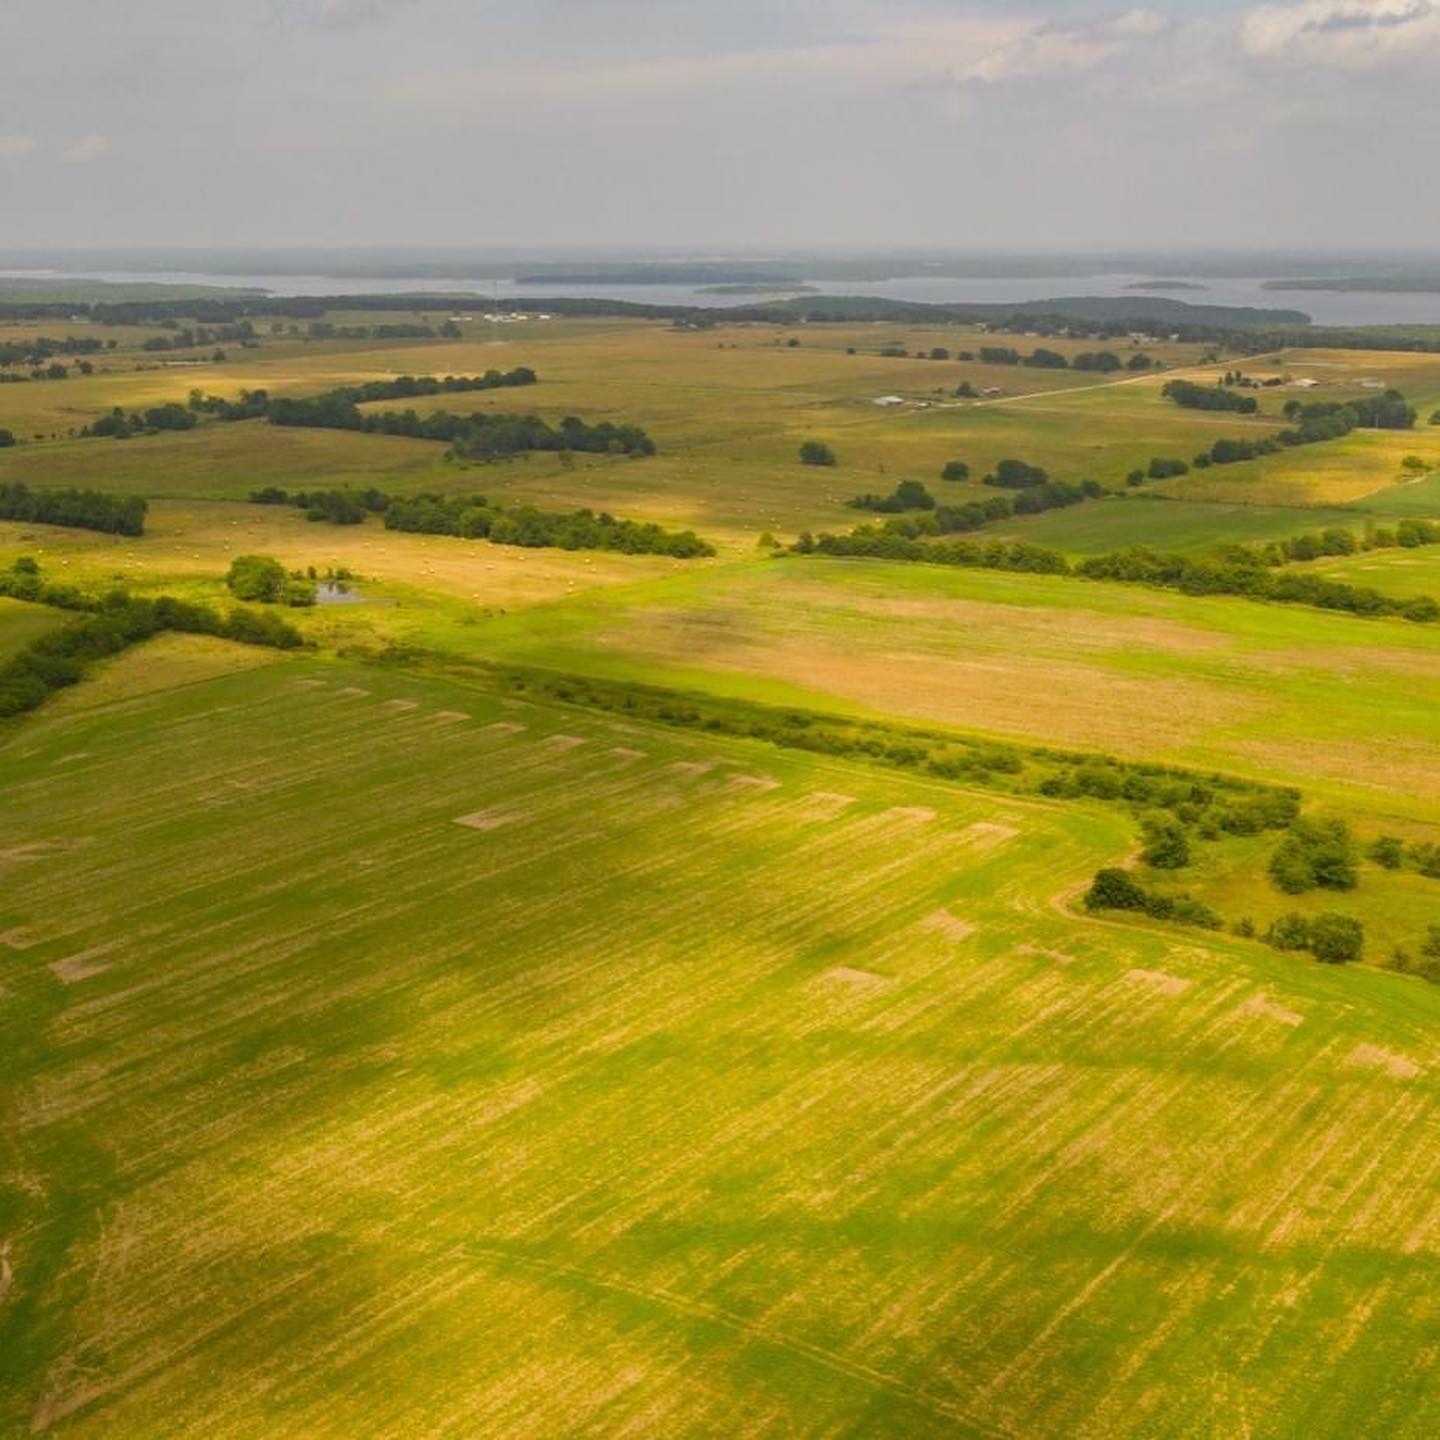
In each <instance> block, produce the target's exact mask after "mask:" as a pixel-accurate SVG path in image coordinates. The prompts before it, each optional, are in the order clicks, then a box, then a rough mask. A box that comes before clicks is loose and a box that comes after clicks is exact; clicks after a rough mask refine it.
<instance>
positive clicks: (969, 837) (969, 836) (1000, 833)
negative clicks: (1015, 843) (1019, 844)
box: [960, 820, 1020, 850]
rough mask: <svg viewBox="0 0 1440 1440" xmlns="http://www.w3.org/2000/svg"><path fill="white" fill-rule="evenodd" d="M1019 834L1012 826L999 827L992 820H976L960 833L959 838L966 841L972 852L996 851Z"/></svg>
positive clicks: (999, 825)
mask: <svg viewBox="0 0 1440 1440" xmlns="http://www.w3.org/2000/svg"><path fill="white" fill-rule="evenodd" d="M1019 833H1020V832H1019V831H1018V830H1017V829H1016V828H1015V827H1014V826H1013V825H1001V824H998V823H997V822H995V821H992V820H977V821H976V822H975V823H974V824H973V825H967V826H966V827H965V828H964V829H963V830H962V831H961V832H960V838H961V839H962V840H964V841H967V842H968V843H969V845H970V848H971V849H972V850H998V849H999V848H1000V847H1001V846H1002V845H1006V844H1008V843H1009V842H1010V841H1011V840H1013V839H1014V838H1015V837H1016V836H1017V835H1018V834H1019Z"/></svg>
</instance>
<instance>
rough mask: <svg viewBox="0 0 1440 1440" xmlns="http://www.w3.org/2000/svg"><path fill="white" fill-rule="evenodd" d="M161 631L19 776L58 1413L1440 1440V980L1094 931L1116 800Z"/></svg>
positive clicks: (14, 1158) (10, 1067) (1, 773)
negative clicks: (902, 774)
mask: <svg viewBox="0 0 1440 1440" xmlns="http://www.w3.org/2000/svg"><path fill="white" fill-rule="evenodd" d="M143 655H144V651H143V650H142V651H137V652H135V653H134V654H133V655H131V656H129V657H126V658H125V659H122V660H121V661H119V662H116V664H115V666H114V667H113V669H112V671H110V672H109V678H108V683H109V685H110V690H109V692H108V696H107V698H106V699H105V701H104V702H103V703H100V704H96V705H91V706H88V707H82V708H76V709H69V710H65V709H60V710H52V711H50V712H48V713H42V714H41V715H40V716H38V717H36V718H34V719H32V720H30V721H28V722H26V723H25V725H24V726H23V727H22V729H21V730H20V731H19V733H18V734H17V735H16V736H15V737H14V739H13V740H12V742H11V743H10V744H9V745H8V746H7V748H6V750H5V752H4V754H3V758H0V815H3V816H4V822H3V823H4V835H3V846H0V866H3V868H4V872H5V884H4V886H3V889H0V896H3V899H0V907H3V911H0V931H3V944H0V984H3V987H4V993H3V997H0V1039H3V1045H0V1056H3V1059H0V1067H3V1070H0V1074H3V1079H4V1083H5V1088H6V1096H7V1100H6V1106H5V1109H4V1112H3V1118H4V1126H5V1131H6V1136H5V1138H6V1145H5V1148H4V1150H3V1152H0V1153H3V1155H4V1161H3V1164H4V1168H5V1171H6V1189H5V1192H4V1193H5V1204H6V1214H7V1225H6V1237H7V1243H6V1249H5V1253H4V1271H3V1273H4V1277H5V1294H4V1299H3V1305H4V1315H5V1319H6V1323H7V1340H6V1344H5V1346H4V1347H0V1380H3V1383H0V1396H3V1401H0V1404H3V1407H4V1412H3V1413H4V1414H5V1417H6V1420H5V1424H6V1427H7V1429H9V1430H11V1431H13V1432H15V1433H43V1434H54V1435H66V1436H72V1435H73V1436H97V1437H101V1436H103V1437H112V1436H137V1435H144V1436H157V1437H159V1436H164V1437H192V1436H193V1437H218V1436H225V1437H229V1436H242V1435H246V1436H248V1435H257V1434H286V1435H304V1436H307V1437H310V1436H315V1437H321V1436H336V1437H341V1436H344V1437H349V1436H354V1435H358V1434H386V1435H414V1436H417V1437H420V1436H426V1437H428V1436H436V1435H455V1436H462V1435H463V1436H471V1435H497V1436H498V1435H504V1436H515V1435H560V1434H567V1435H568V1434H577V1433H596V1434H598V1433H605V1434H621V1433H631V1434H639V1433H648V1434H672V1435H714V1434H725V1435H782V1434H795V1433H806V1434H834V1435H839V1434H855V1435H867V1436H868V1435H893V1436H904V1437H911V1436H922V1435H934V1436H941V1435H944V1436H955V1435H976V1436H995V1435H1004V1436H1016V1437H1020V1436H1027V1437H1028V1436H1033V1435H1061V1434H1063V1435H1076V1436H1121V1435H1135V1434H1166V1435H1193V1436H1202V1435H1203V1436H1214V1435H1234V1434H1240V1433H1247V1434H1251V1435H1255V1436H1281V1435H1284V1436H1294V1435H1307V1436H1308V1435H1336V1436H1357V1435H1362V1436H1376V1437H1381V1436H1383V1437H1391V1436H1399V1435H1405V1436H1417V1437H1418V1436H1428V1435H1431V1434H1433V1433H1435V1430H1436V1428H1437V1425H1440V1399H1437V1396H1436V1394H1435V1391H1434V1387H1433V1383H1432V1376H1431V1360H1430V1347H1431V1341H1432V1337H1433V1332H1434V1326H1435V1323H1436V1307H1437V1300H1436V1292H1435V1276H1436V1271H1437V1264H1440V1202H1437V1198H1436V1197H1437V1193H1440V1189H1437V1186H1440V1159H1437V1156H1440V1148H1437V1140H1440V1045H1437V1042H1436V1039H1435V1036H1436V1033H1437V1021H1440V992H1437V991H1436V990H1434V989H1432V988H1429V987H1425V986H1422V985H1419V984H1413V983H1407V982H1404V981H1401V980H1398V979H1396V978H1395V977H1392V976H1386V975H1381V974H1377V973H1373V972H1365V971H1350V972H1346V973H1338V972H1334V971H1328V970H1325V969H1323V968H1321V967H1316V966H1313V965H1309V964H1306V963H1302V962H1299V961H1297V960H1295V959H1293V958H1287V957H1283V956H1279V955H1276V954H1275V953H1274V952H1271V951H1268V950H1266V949H1264V948H1262V947H1259V946H1256V945H1247V944H1242V943H1240V942H1227V941H1223V940H1214V941H1210V940H1206V941H1203V942H1196V941H1193V940H1191V939H1190V938H1188V937H1184V936H1179V935H1165V934H1159V933H1153V932H1148V931H1142V930H1138V929H1127V928H1122V927H1118V926H1110V925H1102V924H1099V923H1095V922H1083V921H1078V920H1076V919H1074V918H1072V917H1070V916H1068V915H1066V914H1064V913H1062V910H1061V908H1059V907H1058V900H1057V903H1056V904H1055V905H1052V904H1051V903H1049V901H1050V897H1058V896H1060V895H1062V894H1065V893H1068V892H1070V891H1072V890H1073V887H1074V886H1075V884H1076V883H1077V882H1079V881H1080V880H1081V879H1082V878H1083V877H1084V876H1085V875H1087V874H1088V873H1089V872H1090V871H1091V870H1093V869H1094V867H1095V866H1096V864H1098V863H1101V862H1103V861H1105V860H1107V859H1111V858H1113V857H1114V856H1116V855H1117V854H1118V853H1119V852H1120V851H1121V850H1122V849H1123V848H1124V847H1125V846H1126V845H1127V844H1128V843H1129V835H1128V827H1127V826H1126V825H1125V824H1124V823H1123V822H1122V821H1121V820H1120V819H1119V818H1118V817H1115V816H1111V815H1106V814H1105V813H1104V812H1099V811H1091V810H1088V809H1084V808H1076V807H1064V808H1061V807H1054V806H1049V805H1041V804H1031V803H1025V802H1020V801H1014V800H1005V799H997V798H995V797H988V796H978V795H972V794H968V793H966V792H964V791H962V790H960V789H957V788H954V787H950V786H944V785H940V784H931V783H922V782H918V781H907V780H904V779H901V778H897V777H895V776H893V775H889V774H885V773H883V772H879V771H874V770H868V769H865V768H862V767H857V766H847V765H841V764H838V763H833V762H824V761H819V760H812V759H808V758H803V757H798V756H793V755H786V754H782V753H780V752H777V751H774V750H771V749H768V748H765V747H759V746H756V745H753V744H747V743H745V742H738V741H737V742H723V741H720V740H716V739H707V738H703V737H695V738H684V737H676V736H674V735H672V734H669V733H660V732H656V731H653V730H648V729H644V728H641V727H621V726H618V725H614V724H609V723H605V722H602V721H597V720H594V719H590V718H585V717H582V716H579V715H575V714H569V713H563V712H560V711H557V710H553V709H546V708H540V707H530V706H524V705H518V704H515V703H513V702H511V703H508V704H506V703H500V702H496V701H494V700H492V699H490V698H488V697H487V696H486V695H485V694H484V693H483V692H481V691H478V690H475V689H470V688H464V687H461V686H459V685H457V684H454V683H450V682H442V681H439V680H427V679H423V678H419V677H416V676H413V675H402V674H395V673H391V672H382V671H378V670H373V669H365V668H361V667H354V666H350V667H344V666H339V665H335V664H327V663H324V662H318V661H307V660H298V661H280V662H277V663H273V664H269V665H267V666H265V667H263V668H262V669H259V670H256V671H253V672H250V673H246V674H232V675H228V676H226V675H220V676H217V677H215V678H211V679H208V680H199V681H195V682H194V683H189V684H183V685H179V686H176V687H172V688H168V689H155V688H153V671H152V673H151V678H144V679H138V680H137V683H136V685H135V687H134V690H135V692H136V693H133V694H127V686H126V683H125V681H126V675H127V673H128V667H132V666H133V665H134V664H135V662H136V661H138V660H140V659H141V657H142V656H143ZM140 692H144V693H140Z"/></svg>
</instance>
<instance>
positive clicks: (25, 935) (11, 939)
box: [0, 925, 40, 950]
mask: <svg viewBox="0 0 1440 1440" xmlns="http://www.w3.org/2000/svg"><path fill="white" fill-rule="evenodd" d="M39 943H40V937H39V936H38V935H37V934H36V933H35V932H34V931H33V930H31V929H30V928H29V927H28V926H25V925H21V926H18V927H17V928H16V929H14V930H7V931H5V933H4V934H3V935H0V945H6V946H8V947H9V948H10V949H11V950H28V949H29V948H30V947H31V946H32V945H38V944H39Z"/></svg>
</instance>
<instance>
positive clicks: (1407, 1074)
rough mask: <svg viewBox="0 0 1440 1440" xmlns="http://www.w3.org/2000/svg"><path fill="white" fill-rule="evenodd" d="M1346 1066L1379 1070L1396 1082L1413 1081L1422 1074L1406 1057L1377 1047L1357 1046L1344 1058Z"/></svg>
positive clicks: (1419, 1068)
mask: <svg viewBox="0 0 1440 1440" xmlns="http://www.w3.org/2000/svg"><path fill="white" fill-rule="evenodd" d="M1345 1061H1346V1064H1348V1065H1353V1066H1356V1067H1357V1068H1359V1069H1361V1070H1380V1071H1383V1072H1384V1073H1385V1074H1386V1075H1391V1076H1393V1077H1394V1078H1395V1079H1396V1080H1413V1079H1414V1078H1415V1077H1416V1076H1417V1075H1419V1074H1421V1073H1422V1070H1421V1067H1420V1066H1419V1065H1417V1064H1416V1063H1415V1062H1414V1061H1413V1060H1412V1059H1411V1058H1410V1057H1409V1056H1408V1055H1399V1054H1397V1053H1396V1052H1395V1051H1393V1050H1382V1049H1381V1048H1380V1046H1378V1045H1357V1046H1356V1047H1355V1048H1354V1049H1353V1050H1352V1051H1351V1052H1350V1053H1349V1055H1347V1056H1346V1057H1345Z"/></svg>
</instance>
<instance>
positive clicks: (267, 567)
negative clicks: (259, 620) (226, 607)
mask: <svg viewBox="0 0 1440 1440" xmlns="http://www.w3.org/2000/svg"><path fill="white" fill-rule="evenodd" d="M289 578H290V577H289V576H288V575H286V573H285V567H284V566H283V565H282V564H281V563H280V562H279V561H278V560H276V559H274V558H273V557H272V556H270V555H237V556H236V557H235V558H234V559H233V560H232V561H231V562H230V571H229V573H228V574H227V575H226V576H225V583H226V585H228V586H229V587H230V593H231V594H232V595H233V596H234V597H235V598H236V599H237V600H253V601H259V602H261V603H262V604H273V603H274V602H275V601H277V600H279V599H280V598H281V596H283V595H284V594H285V586H286V581H287V580H288V579H289Z"/></svg>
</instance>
